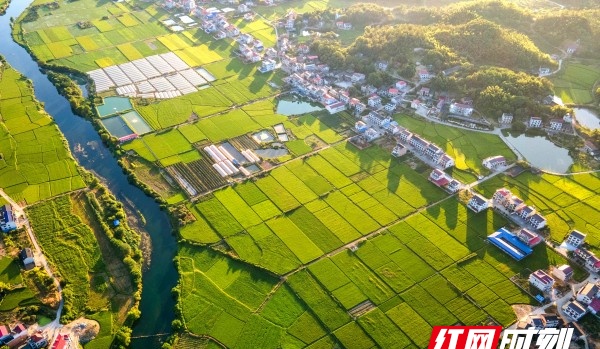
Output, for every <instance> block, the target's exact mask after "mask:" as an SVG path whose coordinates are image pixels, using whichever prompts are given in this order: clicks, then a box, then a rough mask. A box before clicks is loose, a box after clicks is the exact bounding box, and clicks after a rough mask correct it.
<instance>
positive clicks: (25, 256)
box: [19, 247, 35, 270]
mask: <svg viewBox="0 0 600 349" xmlns="http://www.w3.org/2000/svg"><path fill="white" fill-rule="evenodd" d="M19 260H20V261H21V263H22V264H23V268H25V270H31V269H33V268H35V257H34V256H33V252H32V251H31V249H30V248H29V247H26V248H24V249H22V250H21V251H20V252H19Z"/></svg>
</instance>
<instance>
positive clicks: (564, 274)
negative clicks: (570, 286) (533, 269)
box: [552, 264, 573, 282]
mask: <svg viewBox="0 0 600 349" xmlns="http://www.w3.org/2000/svg"><path fill="white" fill-rule="evenodd" d="M552 275H554V277H555V278H557V279H558V280H560V281H562V282H567V281H569V280H571V278H572V277H573V268H571V266H570V265H568V264H563V265H561V266H559V267H556V268H554V269H552Z"/></svg>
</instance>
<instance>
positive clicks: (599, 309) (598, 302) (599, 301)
mask: <svg viewBox="0 0 600 349" xmlns="http://www.w3.org/2000/svg"><path fill="white" fill-rule="evenodd" d="M588 310H589V311H590V313H592V314H594V315H598V313H600V298H594V299H593V300H592V301H591V302H590V304H589V305H588Z"/></svg>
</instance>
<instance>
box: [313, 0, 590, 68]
mask: <svg viewBox="0 0 600 349" xmlns="http://www.w3.org/2000/svg"><path fill="white" fill-rule="evenodd" d="M345 11H346V13H344V14H345V15H346V20H353V21H355V22H356V23H355V24H358V25H360V26H362V25H368V24H370V25H371V26H367V27H366V28H365V31H364V33H363V34H362V35H361V36H359V37H357V38H356V39H355V40H354V42H353V43H351V44H350V45H347V46H345V47H342V46H341V45H340V44H339V42H338V41H337V40H336V39H335V38H334V37H330V36H327V35H325V36H324V37H322V38H321V39H319V40H316V42H315V43H314V45H313V49H314V50H315V52H316V53H317V54H319V55H320V56H321V57H322V59H323V60H324V61H326V62H327V63H330V64H332V66H334V67H336V68H352V69H356V70H359V71H360V70H365V69H366V70H367V72H368V70H369V69H372V68H369V67H371V66H372V63H374V62H377V61H379V60H385V61H388V62H390V63H392V65H391V67H392V68H393V69H394V70H396V71H397V72H399V73H401V75H402V73H403V72H404V73H408V72H409V71H411V69H413V68H414V67H412V65H413V63H412V62H414V57H415V55H414V49H422V50H419V51H420V56H419V57H418V60H419V62H421V63H423V64H426V65H429V66H433V68H434V69H435V70H436V71H440V70H442V69H446V68H449V67H452V66H455V65H458V64H465V63H470V64H474V65H490V66H499V67H504V68H509V69H512V70H519V71H528V72H531V71H535V70H537V69H538V68H540V67H548V68H555V67H556V62H554V61H553V60H551V59H550V56H549V55H548V54H547V53H557V54H558V53H560V52H561V51H563V52H564V51H565V50H566V47H568V46H570V45H571V44H572V43H574V42H579V43H580V45H579V47H578V49H577V54H578V55H580V56H589V57H592V56H597V54H598V53H599V52H600V40H598V39H597V38H598V37H600V10H592V9H589V10H577V11H575V10H547V11H537V12H533V11H530V10H528V9H525V8H522V7H519V6H517V5H515V4H514V3H511V2H508V1H503V0H484V1H467V2H462V3H458V4H454V5H450V6H446V7H442V8H435V7H406V6H401V7H396V8H394V9H391V10H390V9H384V8H382V7H380V6H379V5H375V4H355V5H352V6H350V7H349V8H348V9H346V10H345ZM376 13H381V15H380V16H376V15H375V14H376ZM332 16H333V14H332ZM540 48H543V50H542V49H540ZM362 67H365V68H364V69H361V68H362Z"/></svg>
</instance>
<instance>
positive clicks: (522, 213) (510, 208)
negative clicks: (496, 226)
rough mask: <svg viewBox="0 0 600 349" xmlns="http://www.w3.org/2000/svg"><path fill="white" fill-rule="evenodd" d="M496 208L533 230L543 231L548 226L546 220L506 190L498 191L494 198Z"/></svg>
mask: <svg viewBox="0 0 600 349" xmlns="http://www.w3.org/2000/svg"><path fill="white" fill-rule="evenodd" d="M492 204H493V205H494V208H496V209H500V210H502V211H505V212H506V213H508V214H509V217H510V218H512V219H513V220H515V221H516V222H517V223H521V222H522V223H525V224H527V225H528V226H530V227H531V228H533V229H536V230H538V229H542V228H544V227H545V226H546V218H544V216H542V215H541V214H540V213H538V212H537V211H536V209H535V208H534V207H532V206H528V205H526V204H525V203H524V201H523V200H522V199H521V198H519V197H518V196H516V195H513V193H511V192H510V190H508V189H506V188H500V189H498V190H496V192H495V193H494V195H493V196H492Z"/></svg>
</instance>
